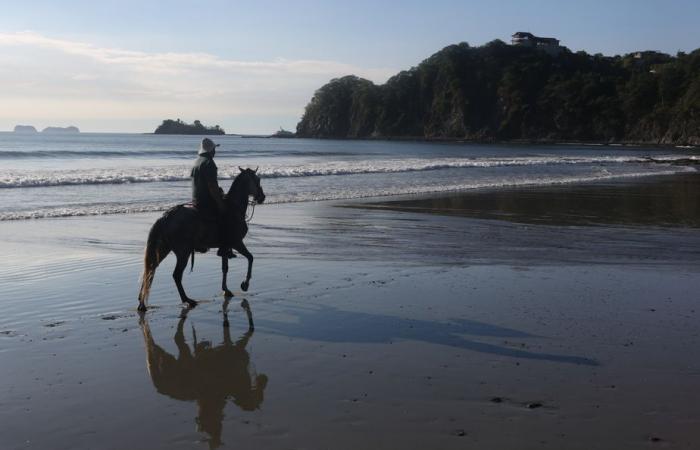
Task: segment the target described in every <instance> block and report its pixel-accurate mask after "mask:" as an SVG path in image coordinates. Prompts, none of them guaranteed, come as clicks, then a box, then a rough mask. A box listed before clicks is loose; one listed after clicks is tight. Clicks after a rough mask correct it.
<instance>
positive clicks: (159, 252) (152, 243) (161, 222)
mask: <svg viewBox="0 0 700 450" xmlns="http://www.w3.org/2000/svg"><path fill="white" fill-rule="evenodd" d="M238 169H239V170H240V173H239V174H238V176H236V178H235V180H233V183H231V187H230V188H229V190H228V193H227V194H226V195H225V196H224V203H225V206H226V209H225V210H226V213H225V214H226V224H227V226H228V227H229V228H228V230H227V233H228V238H229V241H230V245H231V247H232V248H233V249H234V250H236V251H237V252H238V253H240V254H241V255H243V256H245V257H246V259H247V260H248V273H247V274H246V279H245V281H243V282H242V283H241V289H242V290H243V291H247V290H248V286H249V283H250V277H251V272H252V270H253V255H252V254H251V253H250V252H249V251H248V249H247V248H246V246H245V244H243V238H244V237H245V236H246V234H247V233H248V225H247V224H246V212H247V209H248V201H249V197H253V200H254V201H255V203H263V202H264V201H265V193H264V192H263V189H262V187H261V186H260V177H259V176H258V174H257V169H255V170H251V169H243V168H241V167H239V168H238ZM218 234H219V231H218V227H217V225H216V223H215V221H212V220H206V219H205V218H204V217H202V215H201V214H200V212H199V211H197V210H196V208H194V207H193V206H192V205H187V204H182V205H177V206H175V207H173V208H171V209H169V210H168V211H166V212H165V213H163V215H162V216H161V217H160V218H159V219H158V220H156V222H155V223H154V224H153V226H152V227H151V230H150V231H149V233H148V241H147V243H146V250H145V251H144V258H143V274H142V276H141V289H140V290H139V296H138V298H139V306H138V310H139V311H146V309H147V308H146V302H147V300H148V294H149V292H150V289H151V284H152V283H153V277H154V276H155V273H156V268H157V267H158V265H159V264H160V263H161V262H162V261H163V260H164V259H165V257H166V256H168V254H169V253H170V252H173V253H174V254H175V256H176V257H177V263H176V264H175V270H174V271H173V279H174V280H175V286H177V291H178V293H179V294H180V300H181V301H182V303H186V304H187V305H188V306H189V307H194V306H196V305H197V302H196V301H195V300H192V299H191V298H189V297H188V296H187V294H186V293H185V289H184V288H183V287H182V273H183V272H184V271H185V267H187V260H188V258H190V257H191V258H192V266H193V267H194V254H195V252H199V253H204V252H206V251H208V250H209V249H211V248H216V247H218V246H219V242H220V240H219V236H218ZM221 271H222V272H223V281H222V282H221V288H222V290H223V293H224V297H226V298H230V297H233V294H232V293H231V291H229V289H228V286H227V285H226V275H227V274H228V257H227V256H226V255H225V254H224V255H223V256H222V257H221Z"/></svg>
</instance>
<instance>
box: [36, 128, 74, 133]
mask: <svg viewBox="0 0 700 450" xmlns="http://www.w3.org/2000/svg"><path fill="white" fill-rule="evenodd" d="M41 132H42V133H80V130H79V129H78V127H74V126H69V127H46V128H44V129H43V130H41Z"/></svg>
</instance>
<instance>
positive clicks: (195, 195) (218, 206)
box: [190, 138, 234, 258]
mask: <svg viewBox="0 0 700 450" xmlns="http://www.w3.org/2000/svg"><path fill="white" fill-rule="evenodd" d="M219 145H220V144H214V142H213V141H212V140H211V139H209V138H204V139H202V143H201V144H200V146H199V151H198V152H197V154H198V155H199V157H198V158H197V160H196V161H195V163H194V167H192V173H191V175H190V176H191V177H192V203H193V204H194V205H195V206H196V207H197V209H198V210H199V211H200V213H201V214H202V215H203V216H204V217H205V218H208V219H214V220H216V223H217V225H218V228H219V251H218V252H217V253H216V254H217V255H219V256H224V255H226V256H227V257H229V258H233V256H234V255H233V252H232V251H231V248H230V246H229V244H228V242H227V239H226V234H227V233H226V219H225V213H226V203H225V202H224V195H223V191H222V190H221V188H219V183H218V182H217V181H216V178H217V167H216V163H214V155H215V154H216V147H218V146H219Z"/></svg>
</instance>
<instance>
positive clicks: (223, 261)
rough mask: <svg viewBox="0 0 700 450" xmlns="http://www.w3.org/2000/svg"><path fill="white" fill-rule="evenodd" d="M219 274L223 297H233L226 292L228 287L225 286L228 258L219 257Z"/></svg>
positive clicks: (230, 293) (229, 292)
mask: <svg viewBox="0 0 700 450" xmlns="http://www.w3.org/2000/svg"><path fill="white" fill-rule="evenodd" d="M221 273H222V280H221V290H222V291H223V292H224V297H225V298H227V299H228V298H231V297H233V293H232V292H231V291H229V290H228V286H227V285H226V276H227V275H228V258H227V257H226V256H222V257H221Z"/></svg>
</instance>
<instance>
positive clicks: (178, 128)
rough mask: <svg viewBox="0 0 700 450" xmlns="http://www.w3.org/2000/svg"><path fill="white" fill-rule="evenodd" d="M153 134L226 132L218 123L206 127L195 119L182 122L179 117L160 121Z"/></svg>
mask: <svg viewBox="0 0 700 450" xmlns="http://www.w3.org/2000/svg"><path fill="white" fill-rule="evenodd" d="M154 133H155V134H226V132H225V131H224V129H223V128H221V127H220V126H218V125H214V126H213V127H206V126H204V125H202V122H200V121H199V120H195V121H194V123H191V124H190V123H187V122H183V121H182V120H180V119H177V120H171V119H166V120H164V121H163V123H161V124H160V125H159V126H158V128H156V131H154Z"/></svg>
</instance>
